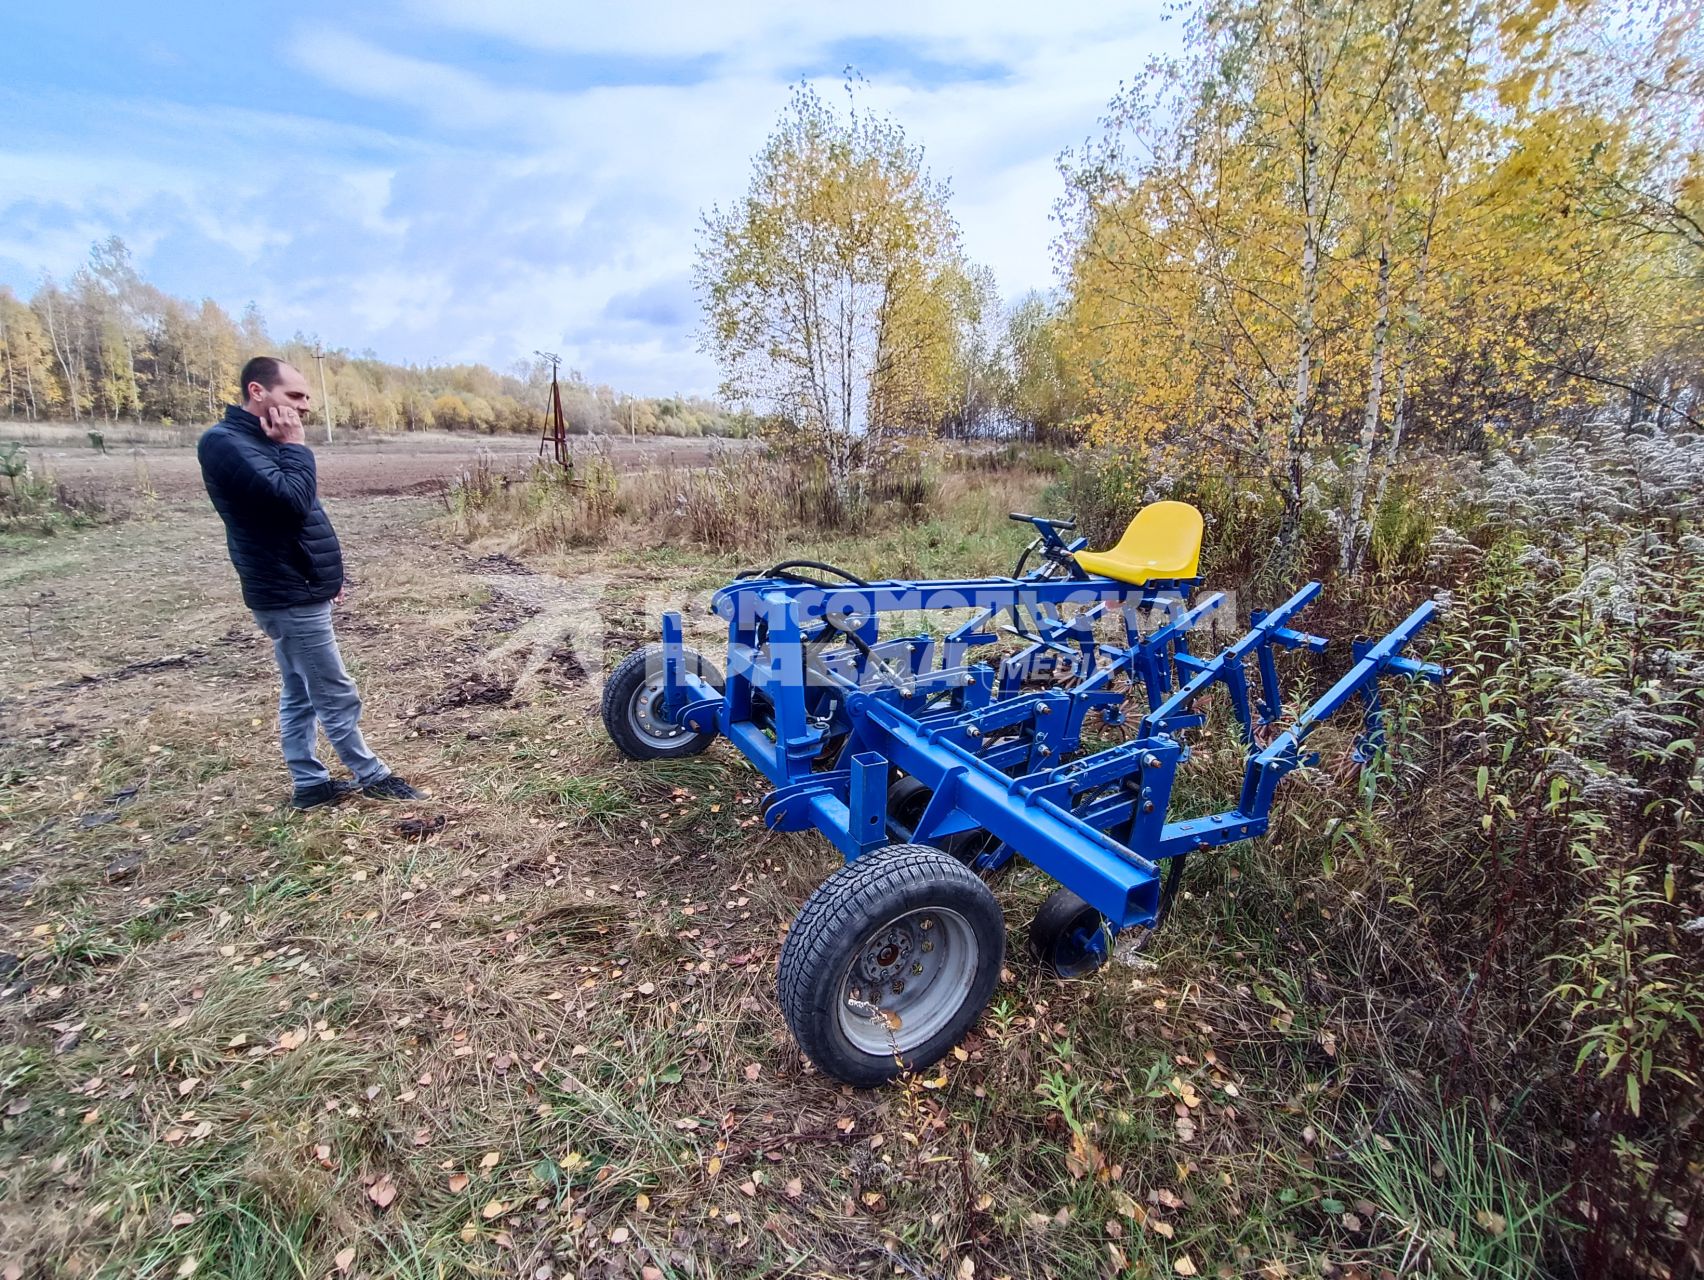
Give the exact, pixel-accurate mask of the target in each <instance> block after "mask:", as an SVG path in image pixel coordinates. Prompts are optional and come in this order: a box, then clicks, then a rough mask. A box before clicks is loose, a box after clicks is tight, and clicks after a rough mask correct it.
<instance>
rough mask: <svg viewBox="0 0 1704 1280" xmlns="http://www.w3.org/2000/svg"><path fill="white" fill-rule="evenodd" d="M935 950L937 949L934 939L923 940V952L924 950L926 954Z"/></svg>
mask: <svg viewBox="0 0 1704 1280" xmlns="http://www.w3.org/2000/svg"><path fill="white" fill-rule="evenodd" d="M934 949H935V940H934V939H933V938H925V939H924V940H923V950H924V952H925V953H928V952H930V951H933V950H934Z"/></svg>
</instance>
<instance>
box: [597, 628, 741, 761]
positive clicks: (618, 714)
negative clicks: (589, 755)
mask: <svg viewBox="0 0 1704 1280" xmlns="http://www.w3.org/2000/svg"><path fill="white" fill-rule="evenodd" d="M683 652H684V653H685V655H686V661H687V669H688V670H689V671H691V672H692V673H693V674H694V675H696V676H698V677H699V678H700V679H701V680H704V681H706V682H707V683H709V684H711V685H713V686H714V687H715V688H717V689H720V688H721V687H722V673H721V672H720V671H718V670H716V668H715V666H714V665H713V664H712V663H711V662H710V661H709V660H708V659H707V658H705V657H704V655H703V654H701V653H699V652H697V651H696V650H693V649H686V650H684V651H683ZM662 661H663V646H662V645H660V644H648V645H646V646H645V647H644V648H642V649H636V650H634V651H633V652H632V653H630V654H628V655H627V657H625V658H623V659H622V660H621V661H620V662H619V663H617V664H616V667H615V669H614V670H613V671H611V672H610V673H609V677H608V678H607V679H606V680H605V681H604V687H603V697H602V699H601V701H600V702H599V704H598V713H599V715H601V716H602V717H603V723H604V732H605V733H607V734H609V739H610V741H611V742H613V743H615V747H616V750H618V751H620V752H621V754H622V755H624V756H626V757H627V758H628V759H629V760H678V759H681V758H682V757H684V756H695V755H698V754H699V753H700V752H702V751H704V750H705V748H707V747H708V746H709V745H710V744H711V743H712V742H714V741H715V740H716V736H717V730H715V729H709V730H706V731H704V732H701V733H696V734H692V735H690V736H688V737H684V738H682V739H681V740H680V745H679V746H677V747H671V748H668V749H667V750H661V751H660V750H658V749H657V748H655V747H652V746H649V745H647V744H645V743H642V742H640V741H638V740H637V739H635V738H633V737H632V736H631V735H629V734H628V732H627V706H626V703H627V701H628V699H630V698H631V697H632V696H633V689H632V687H631V682H632V681H633V680H634V679H635V678H637V680H638V682H639V683H643V682H644V680H645V677H646V675H647V674H648V673H649V672H650V671H651V670H652V669H653V664H655V665H656V666H661V664H662Z"/></svg>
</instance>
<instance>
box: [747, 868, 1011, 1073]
mask: <svg viewBox="0 0 1704 1280" xmlns="http://www.w3.org/2000/svg"><path fill="white" fill-rule="evenodd" d="M1005 954H1006V932H1005V923H1004V921H1003V919H1002V917H1001V914H1000V904H999V903H998V902H996V901H995V899H994V895H993V893H991V892H990V891H989V889H988V886H987V885H985V884H983V883H982V881H981V880H979V879H977V877H976V876H975V875H974V874H973V873H972V872H971V871H970V870H968V869H967V868H966V867H964V866H963V865H962V864H960V863H959V862H956V861H955V860H953V859H952V858H950V857H948V856H947V855H946V854H944V853H942V852H941V851H940V850H939V849H932V848H930V847H929V846H927V845H915V844H900V845H891V846H889V847H888V848H886V849H878V850H877V851H876V852H874V853H870V854H866V855H865V856H864V857H862V858H859V859H858V860H857V861H856V862H852V863H849V864H848V865H846V866H844V867H842V868H841V869H840V870H839V871H836V872H835V873H834V874H833V875H831V876H830V877H829V878H828V879H827V880H825V881H823V883H822V884H821V885H820V886H819V887H818V888H817V890H816V892H815V893H813V894H811V896H810V897H809V898H808V899H806V901H805V905H804V906H803V907H802V908H800V910H799V914H798V916H797V917H796V918H795V919H794V921H793V927H792V928H791V929H790V930H788V932H787V940H786V942H784V943H783V944H782V946H781V964H780V970H779V974H778V979H779V988H780V1000H781V1012H782V1014H783V1016H784V1017H785V1018H786V1019H787V1027H788V1029H789V1030H791V1031H792V1033H793V1039H794V1040H796V1041H798V1044H799V1048H800V1049H802V1050H803V1051H804V1054H805V1056H806V1057H807V1058H809V1059H810V1060H811V1061H812V1062H814V1063H815V1064H816V1065H817V1067H818V1068H819V1069H821V1070H822V1071H823V1072H824V1073H825V1074H827V1075H830V1076H833V1077H834V1078H835V1079H836V1080H841V1081H844V1082H845V1083H847V1084H850V1085H856V1086H858V1087H860V1088H866V1087H869V1086H873V1085H878V1084H884V1083H886V1082H887V1081H889V1080H892V1079H894V1078H895V1077H897V1076H899V1075H900V1074H902V1073H903V1072H906V1071H920V1070H922V1069H924V1068H926V1067H929V1066H932V1065H933V1064H934V1063H936V1062H938V1061H939V1060H940V1059H941V1058H942V1057H943V1056H945V1054H946V1053H947V1051H948V1050H950V1049H951V1048H952V1047H953V1046H954V1045H955V1044H957V1043H958V1042H959V1040H960V1039H962V1038H963V1036H964V1034H965V1033H966V1032H967V1031H969V1030H970V1028H971V1027H972V1026H974V1025H975V1023H976V1020H977V1019H978V1018H980V1017H981V1016H982V1011H983V1009H984V1008H986V1007H987V1005H988V1000H989V997H990V996H992V995H993V994H994V984H995V983H996V982H998V981H999V978H1000V966H1001V964H1002V962H1003V961H1004V959H1005Z"/></svg>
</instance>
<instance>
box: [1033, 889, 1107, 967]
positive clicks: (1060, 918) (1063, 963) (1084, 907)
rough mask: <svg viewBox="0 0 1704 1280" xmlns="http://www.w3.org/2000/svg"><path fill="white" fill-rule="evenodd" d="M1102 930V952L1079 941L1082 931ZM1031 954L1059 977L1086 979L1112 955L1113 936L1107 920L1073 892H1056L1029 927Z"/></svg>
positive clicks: (1050, 896)
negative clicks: (1086, 946)
mask: <svg viewBox="0 0 1704 1280" xmlns="http://www.w3.org/2000/svg"><path fill="white" fill-rule="evenodd" d="M1091 928H1093V929H1098V930H1099V931H1100V934H1101V947H1100V949H1099V950H1098V951H1095V950H1091V949H1087V948H1084V947H1082V946H1080V945H1078V944H1077V943H1076V942H1075V937H1076V935H1077V934H1078V933H1079V931H1086V930H1088V929H1091ZM1029 949H1030V954H1031V955H1033V956H1034V957H1035V958H1036V961H1037V962H1038V963H1039V964H1040V965H1041V967H1042V968H1043V969H1044V970H1045V971H1046V972H1048V973H1050V974H1052V975H1053V976H1054V977H1055V978H1086V977H1088V976H1089V975H1090V974H1091V973H1094V972H1095V971H1096V970H1097V969H1099V968H1100V967H1101V966H1102V965H1104V964H1105V963H1106V962H1107V960H1108V959H1109V958H1110V957H1111V955H1112V933H1111V931H1110V930H1108V929H1107V924H1106V920H1105V918H1104V917H1102V915H1101V913H1100V912H1098V911H1096V910H1095V909H1094V908H1093V907H1091V906H1090V905H1089V904H1088V903H1087V902H1084V901H1083V900H1082V899H1081V898H1079V897H1078V896H1077V895H1076V894H1074V893H1072V892H1071V891H1070V890H1069V889H1055V890H1054V891H1053V892H1052V893H1051V894H1049V895H1048V898H1047V901H1046V902H1044V903H1042V904H1041V909H1040V910H1039V911H1037V912H1036V913H1035V919H1034V920H1032V921H1030V927H1029Z"/></svg>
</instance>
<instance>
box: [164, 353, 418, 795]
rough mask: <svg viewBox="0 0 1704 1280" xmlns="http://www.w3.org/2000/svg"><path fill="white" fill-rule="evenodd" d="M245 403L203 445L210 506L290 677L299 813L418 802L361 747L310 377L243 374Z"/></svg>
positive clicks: (250, 367) (338, 551)
mask: <svg viewBox="0 0 1704 1280" xmlns="http://www.w3.org/2000/svg"><path fill="white" fill-rule="evenodd" d="M242 394H243V403H242V404H241V405H240V406H238V405H228V406H227V407H226V409H225V417H224V418H223V420H221V421H220V422H217V423H215V424H214V425H213V426H211V427H209V428H208V429H207V430H206V431H205V432H203V433H202V436H201V441H200V443H199V444H198V445H196V456H197V457H198V458H200V460H201V478H202V481H203V482H204V483H205V484H206V485H207V496H208V497H210V498H212V499H213V506H214V508H215V509H216V510H217V511H218V512H219V516H220V518H221V519H222V520H224V522H225V545H226V546H227V547H228V548H229V549H230V553H231V563H232V564H233V565H235V566H236V570H237V577H238V578H239V579H240V580H241V582H242V586H243V603H244V604H246V605H248V607H249V609H250V610H251V611H253V613H254V620H255V621H256V622H257V623H259V624H260V629H261V630H262V631H264V632H266V634H267V635H268V636H270V637H271V639H272V652H273V655H274V656H275V657H276V658H277V660H278V672H279V675H280V676H282V677H283V682H284V688H283V694H282V696H281V697H280V698H279V700H278V729H279V737H280V738H281V739H282V741H283V746H284V762H285V764H287V765H288V766H289V767H290V780H291V782H293V783H294V784H295V792H294V794H293V795H292V796H291V798H290V803H291V805H292V806H293V807H295V808H297V809H314V808H318V807H319V806H320V805H326V804H337V803H338V802H339V801H341V800H342V799H343V798H344V797H345V796H347V795H349V794H350V793H351V792H353V791H355V790H357V789H359V790H360V791H361V792H362V793H363V794H365V795H368V796H371V797H373V798H374V799H375V800H418V799H420V798H421V796H420V793H419V792H418V791H416V790H415V789H414V788H413V787H411V786H409V785H408V783H406V782H404V781H403V780H402V779H401V778H399V777H397V776H396V775H395V774H394V773H392V772H391V771H390V769H389V767H388V766H387V765H386V764H385V762H384V761H383V760H380V759H379V758H378V757H377V756H376V755H374V754H373V753H372V752H371V751H370V750H368V749H367V744H366V742H365V741H364V740H363V739H362V737H361V730H360V728H359V722H360V719H361V695H360V694H359V693H358V692H357V691H356V689H355V682H354V681H353V680H352V679H350V677H349V673H348V672H347V671H345V670H344V668H343V658H342V656H341V655H340V654H339V653H338V651H337V637H336V636H335V635H334V634H332V629H331V606H332V604H333V602H335V601H338V600H341V599H343V551H342V548H341V547H339V546H338V542H337V534H336V533H335V532H333V530H332V527H331V521H330V519H328V518H327V516H326V514H325V508H323V507H322V506H320V501H319V483H318V477H317V473H316V471H315V469H314V455H313V450H311V449H309V448H308V446H307V443H306V436H305V434H304V431H303V428H302V415H303V414H304V413H306V412H307V411H308V409H309V408H310V406H311V405H312V403H313V397H312V395H311V394H310V392H309V391H308V382H307V379H306V378H304V377H302V375H301V372H300V371H299V370H297V369H296V368H294V367H293V366H291V365H288V364H286V363H284V361H282V360H276V359H274V358H273V357H271V356H256V357H255V358H254V359H252V360H250V361H249V362H248V363H247V364H245V365H244V366H243V372H242ZM316 724H317V725H318V726H319V727H321V728H323V729H324V730H325V736H326V737H327V738H329V739H330V740H331V745H332V746H333V747H335V748H336V749H337V754H338V757H339V758H340V759H341V760H342V761H343V763H344V764H345V765H347V766H348V768H349V772H350V773H352V774H354V775H355V780H354V781H353V782H346V781H342V780H336V781H334V780H333V779H332V777H331V774H330V773H329V772H328V771H327V769H326V767H325V765H323V764H321V763H320V760H319V756H318V755H317V754H316V752H315V725H316Z"/></svg>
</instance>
